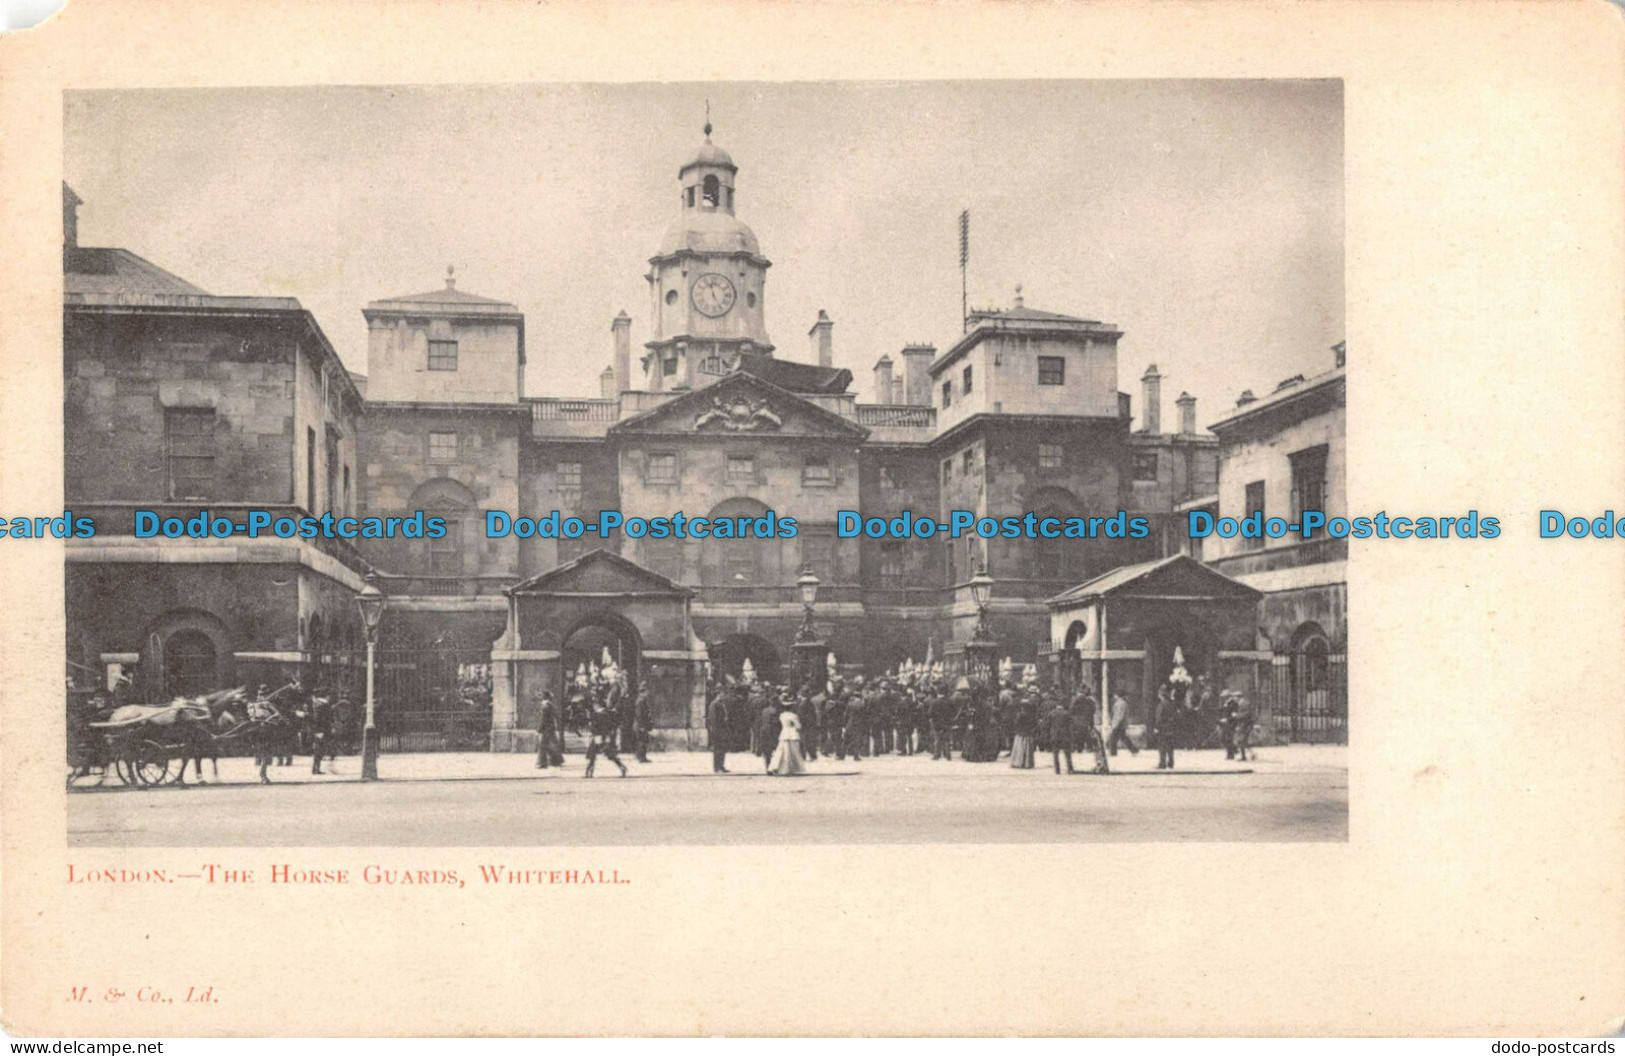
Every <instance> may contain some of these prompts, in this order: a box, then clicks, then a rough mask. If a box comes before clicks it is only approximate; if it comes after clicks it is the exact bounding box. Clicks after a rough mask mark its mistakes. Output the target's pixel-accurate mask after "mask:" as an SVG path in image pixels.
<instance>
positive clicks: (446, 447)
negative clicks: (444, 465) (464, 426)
mask: <svg viewBox="0 0 1625 1056" xmlns="http://www.w3.org/2000/svg"><path fill="white" fill-rule="evenodd" d="M429 461H430V462H455V461H457V434H456V433H430V434H429Z"/></svg>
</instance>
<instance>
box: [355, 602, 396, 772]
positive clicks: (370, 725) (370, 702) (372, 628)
mask: <svg viewBox="0 0 1625 1056" xmlns="http://www.w3.org/2000/svg"><path fill="white" fill-rule="evenodd" d="M388 600H389V599H388V598H386V597H385V596H384V592H383V591H381V590H379V589H378V574H377V573H376V572H369V573H368V574H367V583H366V585H365V586H364V587H362V588H361V593H360V594H357V595H356V598H355V607H356V608H358V609H360V610H361V626H362V627H363V628H364V629H365V630H366V632H367V723H366V725H365V726H363V727H362V728H361V780H363V781H376V780H378V726H377V723H376V721H375V719H376V713H375V705H374V700H375V697H374V694H373V669H374V666H375V665H374V659H375V658H376V656H377V649H378V625H379V624H380V623H382V622H383V619H384V603H385V602H386V601H388Z"/></svg>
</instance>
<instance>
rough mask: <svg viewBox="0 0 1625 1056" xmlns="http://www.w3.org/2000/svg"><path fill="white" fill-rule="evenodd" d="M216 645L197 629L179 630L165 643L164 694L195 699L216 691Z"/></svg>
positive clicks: (165, 640)
mask: <svg viewBox="0 0 1625 1056" xmlns="http://www.w3.org/2000/svg"><path fill="white" fill-rule="evenodd" d="M215 659H216V657H215V649H214V642H213V641H211V640H210V639H209V636H208V635H206V634H204V633H203V632H202V631H199V630H196V629H190V628H189V629H187V630H181V631H176V632H175V633H174V634H172V635H170V636H169V637H168V638H166V639H164V644H163V663H164V692H165V693H167V694H168V695H169V696H171V697H193V696H197V695H198V694H200V693H210V692H213V690H214V689H215V680H216V665H215Z"/></svg>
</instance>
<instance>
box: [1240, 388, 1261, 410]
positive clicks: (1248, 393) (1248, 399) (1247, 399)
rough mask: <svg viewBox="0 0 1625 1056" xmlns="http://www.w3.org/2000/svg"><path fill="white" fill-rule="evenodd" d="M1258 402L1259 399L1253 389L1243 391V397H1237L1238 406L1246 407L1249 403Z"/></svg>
mask: <svg viewBox="0 0 1625 1056" xmlns="http://www.w3.org/2000/svg"><path fill="white" fill-rule="evenodd" d="M1257 401H1258V397H1257V396H1254V395H1253V390H1252V389H1242V390H1241V395H1240V396H1237V397H1236V406H1237V407H1245V406H1247V405H1248V404H1249V403H1256V402H1257Z"/></svg>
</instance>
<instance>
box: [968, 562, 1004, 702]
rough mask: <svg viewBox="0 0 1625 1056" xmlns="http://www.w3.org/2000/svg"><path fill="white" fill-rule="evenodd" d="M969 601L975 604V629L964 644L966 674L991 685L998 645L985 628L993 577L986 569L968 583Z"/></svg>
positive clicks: (991, 594) (981, 570)
mask: <svg viewBox="0 0 1625 1056" xmlns="http://www.w3.org/2000/svg"><path fill="white" fill-rule="evenodd" d="M970 596H971V600H972V601H973V602H975V603H976V627H975V629H974V630H972V631H971V636H970V641H968V642H966V643H965V661H966V663H965V667H966V669H967V670H966V674H968V675H969V676H970V677H971V680H972V681H982V682H985V683H987V684H989V685H992V684H993V683H994V682H995V681H996V678H997V676H996V674H995V672H996V671H997V664H998V661H997V659H995V658H996V657H997V656H998V652H999V643H998V642H997V641H995V640H994V638H993V632H992V631H991V630H989V628H988V626H987V603H988V601H989V600H990V599H991V598H992V597H993V577H992V576H990V575H988V574H987V569H986V568H985V567H984V568H979V569H977V570H976V575H974V576H972V577H971V581H970Z"/></svg>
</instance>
